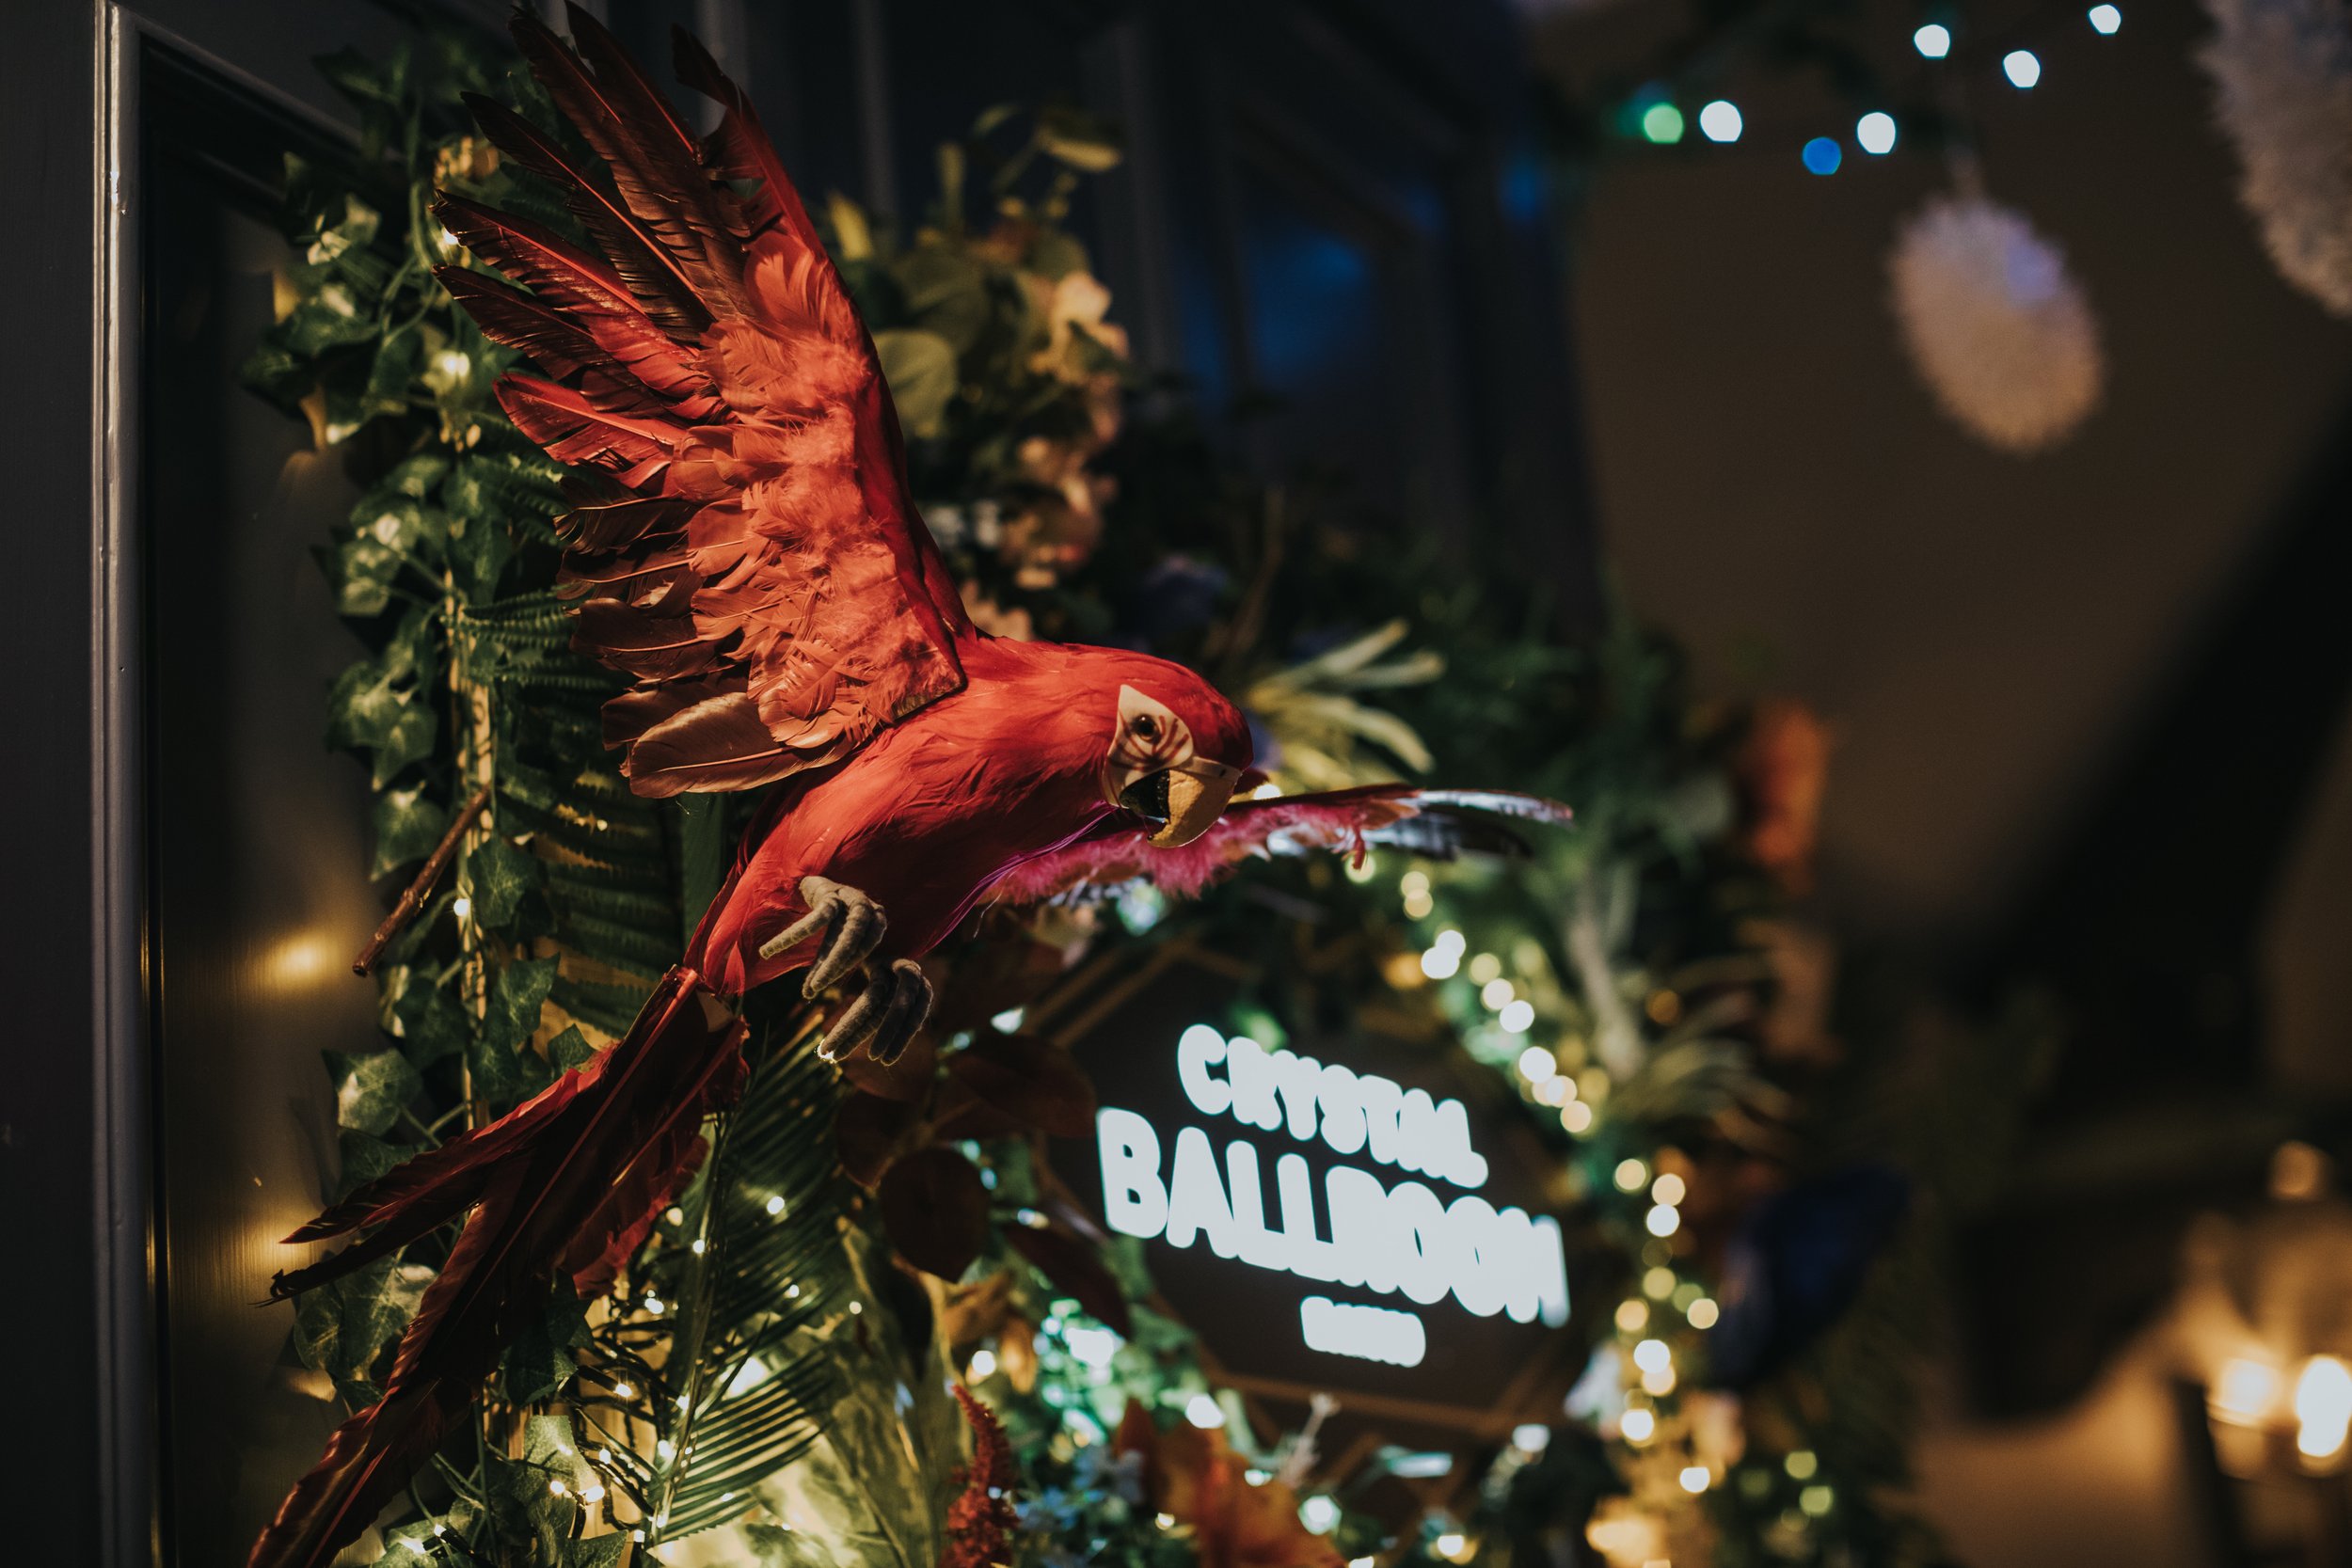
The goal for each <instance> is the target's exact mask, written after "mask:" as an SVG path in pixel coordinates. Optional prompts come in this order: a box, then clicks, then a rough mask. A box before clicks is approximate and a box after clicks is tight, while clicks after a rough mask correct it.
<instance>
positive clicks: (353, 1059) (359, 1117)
mask: <svg viewBox="0 0 2352 1568" xmlns="http://www.w3.org/2000/svg"><path fill="white" fill-rule="evenodd" d="M550 961H552V960H550ZM320 1054H321V1055H323V1056H325V1057H326V1071H327V1076H328V1077H329V1078H331V1079H332V1080H333V1081H334V1085H335V1121H336V1123H337V1125H339V1126H342V1127H350V1128H356V1129H357V1130H358V1131H359V1132H374V1133H381V1132H385V1131H387V1130H388V1129H389V1128H390V1126H391V1125H392V1123H393V1122H395V1121H397V1120H399V1119H400V1113H401V1108H402V1107H403V1106H405V1105H406V1104H407V1103H408V1101H411V1100H414V1099H415V1098H416V1097H417V1095H418V1094H419V1093H420V1092H421V1090H422V1089H423V1088H424V1080H423V1079H421V1078H420V1077H418V1076H417V1069H415V1068H414V1067H412V1066H410V1065H409V1062H408V1058H407V1057H405V1056H404V1055H402V1054H401V1053H399V1052H397V1051H371V1052H368V1053H365V1054H364V1055H349V1054H346V1053H343V1052H341V1051H326V1052H321V1053H320Z"/></svg>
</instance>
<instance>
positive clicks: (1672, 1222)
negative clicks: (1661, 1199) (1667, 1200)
mask: <svg viewBox="0 0 2352 1568" xmlns="http://www.w3.org/2000/svg"><path fill="white" fill-rule="evenodd" d="M1642 1223H1643V1224H1644V1225H1645V1226H1647V1227H1649V1233H1650V1234H1651V1235H1653V1236H1658V1237H1661V1238H1662V1237H1666V1236H1671V1235H1673V1234H1674V1233H1675V1232H1676V1231H1677V1230H1679V1229H1681V1228H1682V1216H1681V1214H1679V1213H1678V1212H1676V1211H1674V1210H1672V1209H1670V1208H1668V1207H1667V1206H1666V1205H1664V1204H1662V1203H1661V1204H1659V1205H1658V1206H1657V1207H1656V1208H1654V1209H1652V1210H1651V1211H1650V1212H1649V1217H1648V1218H1647V1219H1646V1220H1644V1221H1643V1222H1642Z"/></svg>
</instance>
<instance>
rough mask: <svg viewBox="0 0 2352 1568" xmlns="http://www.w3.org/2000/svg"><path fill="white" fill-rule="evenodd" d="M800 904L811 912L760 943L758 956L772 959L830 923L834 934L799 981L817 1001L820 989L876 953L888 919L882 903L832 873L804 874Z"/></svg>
mask: <svg viewBox="0 0 2352 1568" xmlns="http://www.w3.org/2000/svg"><path fill="white" fill-rule="evenodd" d="M801 902H802V904H803V906H804V907H805V908H806V910H807V911H808V912H807V913H805V914H803V915H802V916H801V918H800V919H798V920H796V921H794V922H793V923H792V924H791V925H789V926H787V927H785V928H784V929H783V930H781V931H778V932H777V933H776V934H775V935H774V936H772V937H770V938H769V939H768V940H767V941H766V942H761V943H760V944H759V956H760V957H761V958H774V957H775V956H776V955H777V954H779V953H782V952H784V951H785V950H787V948H790V947H794V946H797V945H798V944H800V943H801V942H806V941H807V940H808V939H809V938H810V937H812V936H814V935H816V934H817V932H818V931H819V930H824V929H826V928H827V927H830V928H831V934H830V935H828V936H827V937H826V938H825V939H824V941H823V942H822V943H821V944H820V945H819V946H818V951H817V961H816V962H815V963H813V964H811V965H810V966H809V971H808V974H807V976H806V977H805V978H804V979H803V981H802V983H801V995H802V996H803V997H804V998H807V999H809V1000H811V1001H814V1000H815V999H816V998H817V996H818V993H820V992H822V991H823V990H826V989H827V988H829V987H831V986H832V985H834V983H835V982H836V981H838V980H839V979H840V978H841V977H842V976H843V975H844V974H849V973H850V971H851V970H852V969H855V968H856V967H857V966H858V965H859V964H862V963H864V962H865V961H866V959H867V958H872V957H873V955H874V949H875V948H877V947H880V946H881V945H882V937H883V935H884V934H885V933H886V932H887V931H888V930H889V928H890V922H889V920H888V919H887V918H886V917H885V916H884V915H883V913H882V906H881V905H880V904H877V903H875V902H874V900H873V899H871V898H868V897H867V896H866V895H865V894H863V893H860V892H859V891H858V890H857V889H856V888H853V887H845V886H843V885H842V884H841V883H839V882H836V881H834V880H833V879H831V878H829V877H803V878H802V879H801Z"/></svg>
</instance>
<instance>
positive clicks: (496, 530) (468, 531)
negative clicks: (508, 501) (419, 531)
mask: <svg viewBox="0 0 2352 1568" xmlns="http://www.w3.org/2000/svg"><path fill="white" fill-rule="evenodd" d="M514 555H515V541H514V538H513V536H511V535H510V534H509V533H508V532H507V531H506V529H505V528H504V526H503V525H502V524H501V523H500V522H499V521H497V520H496V519H495V518H493V517H490V516H488V515H483V514H480V513H477V514H475V515H471V516H466V517H462V518H461V519H453V521H452V524H451V527H450V533H449V561H450V564H451V565H452V566H453V567H455V568H456V569H457V577H458V581H459V582H460V583H462V584H463V585H464V587H465V590H466V596H467V597H468V598H469V599H471V600H472V601H473V602H474V603H476V604H488V603H490V602H491V601H492V600H494V599H496V598H497V597H498V586H499V576H500V574H501V573H502V572H504V571H505V570H506V563H507V562H509V561H511V560H512V559H514Z"/></svg>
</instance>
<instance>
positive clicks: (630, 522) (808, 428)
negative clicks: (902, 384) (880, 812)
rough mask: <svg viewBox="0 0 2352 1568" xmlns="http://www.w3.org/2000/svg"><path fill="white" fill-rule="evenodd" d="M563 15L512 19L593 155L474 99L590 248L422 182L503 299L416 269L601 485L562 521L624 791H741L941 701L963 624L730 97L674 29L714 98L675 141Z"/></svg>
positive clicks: (815, 254) (957, 681)
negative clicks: (629, 680) (473, 326)
mask: <svg viewBox="0 0 2352 1568" xmlns="http://www.w3.org/2000/svg"><path fill="white" fill-rule="evenodd" d="M571 26H572V34H573V37H574V39H575V40H577V43H578V49H579V52H578V54H575V53H574V52H573V50H572V49H571V48H568V47H566V46H565V44H564V41H563V40H561V39H559V38H558V37H557V36H556V35H555V34H554V33H553V32H552V31H550V30H549V29H548V27H547V26H546V25H544V24H541V23H540V22H539V21H538V20H537V19H535V18H533V17H532V16H529V15H528V14H517V16H516V19H515V23H514V28H515V36H516V40H517V41H518V42H519V43H520V44H521V46H522V50H523V54H524V55H525V57H526V58H528V59H529V61H530V63H531V68H532V72H533V73H534V74H535V75H536V76H537V77H538V78H539V80H540V81H541V82H542V83H544V84H545V85H546V87H547V89H548V94H549V96H550V97H552V98H553V100H554V101H555V103H556V104H557V106H558V107H559V108H561V109H562V110H563V112H564V115H565V116H566V117H567V118H568V119H570V120H571V122H572V124H573V126H574V127H575V128H576V129H577V130H578V131H579V133H580V137H581V139H582V140H583V141H585V142H586V143H587V145H588V146H589V147H590V148H592V149H594V150H595V152H596V159H595V160H593V161H592V160H587V159H580V158H576V157H575V156H573V155H572V154H571V153H570V152H568V151H566V150H564V148H563V147H561V146H559V145H557V144H556V143H555V142H554V141H552V140H550V139H549V138H548V136H546V135H543V134H542V133H540V132H539V131H538V130H536V129H535V128H534V127H532V125H531V124H530V123H529V122H528V121H526V120H524V119H522V118H521V117H520V116H518V115H516V114H515V113H513V112H512V111H511V110H508V109H505V108H502V107H501V106H500V105H499V104H496V103H491V102H489V101H488V100H486V99H476V100H473V101H472V106H473V108H474V111H475V114H476V117H477V118H478V119H480V121H481V123H482V127H483V129H484V131H485V133H486V134H487V135H489V137H490V139H491V141H492V142H493V143H495V144H496V145H497V146H498V148H499V149H500V150H501V151H502V152H503V153H504V154H505V155H506V157H507V158H509V159H510V160H511V161H512V162H513V163H515V164H516V165H517V166H520V167H522V168H523V169H525V170H528V171H529V172H530V173H532V174H533V175H536V176H538V177H540V178H541V179H544V180H546V181H548V182H551V183H552V184H554V185H555V186H556V187H557V188H558V189H559V190H560V191H561V192H562V193H563V195H564V199H565V200H566V202H567V203H568V204H569V205H570V207H571V210H572V212H573V213H574V214H576V215H577V216H578V218H579V219H580V225H581V227H582V229H584V230H586V232H587V233H588V234H589V236H590V237H591V238H592V240H593V241H594V243H595V245H596V251H597V252H600V254H592V253H591V252H589V251H587V250H583V249H581V248H580V246H578V245H572V244H570V243H569V242H567V241H565V240H564V239H561V238H559V237H558V236H556V235H555V234H553V233H551V232H549V231H548V230H545V229H543V228H541V227H539V226H538V225H536V224H533V223H532V222H530V221H529V220H527V219H524V218H521V217H517V216H515V215H513V214H506V213H501V212H496V211H493V210H492V209H490V208H487V207H485V206H482V205H481V204H479V203H476V202H472V201H469V200H467V199H465V198H462V197H458V196H453V195H445V196H443V197H442V198H441V199H440V201H439V202H438V203H437V205H436V207H435V209H434V211H435V213H436V214H437V216H438V217H439V218H440V220H441V222H442V223H443V224H444V225H445V226H447V228H448V229H449V230H450V232H451V233H453V235H455V236H456V238H457V239H458V241H460V242H461V243H462V244H463V245H465V246H466V248H467V249H468V250H469V251H471V252H472V253H473V255H474V256H475V257H476V258H477V259H479V260H480V261H484V262H485V263H487V264H488V265H490V266H493V267H495V268H497V269H498V270H499V271H500V272H501V273H503V274H504V275H505V276H506V277H508V278H510V279H512V280H513V282H514V283H516V284H520V285H523V287H522V288H516V287H510V286H509V285H508V284H505V283H501V282H499V281H497V280H495V279H494V278H492V277H488V276H486V275H485V274H484V273H481V272H474V271H469V270H467V269H465V268H463V267H445V268H443V269H441V271H440V274H439V276H440V277H441V280H442V281H443V282H444V283H445V284H446V285H447V286H448V288H449V291H450V293H452V294H453V295H454V296H455V297H456V299H457V301H458V303H459V304H461V305H463V306H464V307H465V308H466V309H467V310H468V311H469V312H470V313H471V314H472V316H473V318H474V320H475V321H477V322H479V323H480V324H481V325H482V329H483V331H484V332H485V333H486V334H487V335H488V336H490V337H491V338H493V339H495V340H496V341H500V342H502V343H506V344H509V345H511V346H513V347H516V348H518V349H521V350H522V351H523V352H524V353H526V354H528V355H530V356H532V358H533V359H534V360H536V361H537V362H538V364H539V365H540V367H541V368H542V369H544V370H546V371H547V372H548V374H549V375H550V376H552V377H554V378H555V379H552V380H549V379H543V378H541V377H537V376H526V375H515V376H509V377H507V378H506V379H505V380H503V381H502V382H501V383H500V385H499V399H500V401H501V403H502V404H504V405H505V408H506V411H507V413H508V415H509V416H510V417H512V418H513V420H514V421H515V423H516V426H517V427H518V428H519V429H520V430H521V431H522V432H523V434H524V435H526V436H530V437H531V439H532V440H533V441H536V442H538V443H539V444H540V445H541V446H543V447H545V448H546V449H547V450H548V453H549V454H550V455H552V456H554V457H556V458H558V459H560V460H562V461H564V462H565V463H572V464H580V465H587V466H590V467H596V468H601V469H603V470H605V471H606V472H607V473H609V474H610V475H611V476H612V480H614V481H617V485H612V484H608V485H606V486H603V487H602V488H604V489H605V490H606V491H607V492H608V493H607V494H606V495H605V496H604V497H603V498H601V499H596V500H594V501H592V502H591V503H589V504H585V505H582V506H580V508H579V509H578V510H577V511H574V512H572V513H571V514H570V515H567V516H565V517H564V518H563V519H562V520H561V522H560V523H559V524H558V528H559V530H560V531H561V533H562V535H563V538H564V546H565V553H564V567H563V574H562V579H561V580H562V592H564V594H567V595H569V596H571V597H573V598H574V599H576V600H577V602H578V609H579V622H578V625H577V627H576V629H575V632H574V645H575V646H577V647H578V648H579V649H580V651H582V652H583V653H586V654H589V655H591V656H593V657H596V658H598V659H600V660H602V661H603V662H604V663H606V664H609V665H611V666H612V668H614V669H616V670H619V671H621V672H623V673H627V674H629V675H632V676H635V677H636V679H637V683H638V684H637V685H636V687H635V688H634V689H631V690H629V691H628V692H626V693H624V694H623V695H621V696H619V697H616V698H614V699H613V700H612V702H611V703H610V704H608V705H606V707H605V710H604V711H605V742H606V744H607V745H610V746H615V747H625V748H627V752H628V754H627V757H626V759H625V761H624V764H623V771H624V772H626V773H627V774H628V778H629V783H630V786H631V787H632V788H633V789H635V790H636V792H637V793H639V794H641V795H654V796H664V795H674V794H677V793H679V792H680V791H687V790H724V789H744V788H749V787H751V786H753V785H755V784H765V783H768V782H769V781H771V780H773V779H779V778H783V777H785V776H786V775H787V774H790V773H795V772H798V771H800V770H801V769H803V768H814V767H818V766H821V765H823V764H825V763H829V762H832V761H834V760H836V759H838V758H840V757H842V756H844V755H847V754H848V753H849V752H852V751H854V750H855V749H856V748H857V747H858V746H860V745H861V744H863V743H864V742H865V741H866V739H867V738H868V737H870V736H872V735H873V734H874V733H875V732H876V731H877V730H879V729H881V728H882V726H884V725H886V724H888V723H891V722H892V721H895V720H898V719H900V718H903V717H904V716H905V715H907V714H909V713H912V712H913V711H914V710H915V709H916V708H919V707H921V706H923V705H925V704H927V703H930V702H933V701H936V700H937V699H939V698H941V697H944V696H946V695H947V694H948V693H950V692H952V691H955V690H958V689H961V687H962V685H963V679H964V676H963V667H962V662H961V658H960V657H959V654H958V644H959V642H961V641H962V640H964V639H967V638H971V637H974V636H976V635H977V633H976V632H975V631H974V630H973V627H972V623H971V621H970V620H969V618H968V617H967V616H966V615H965V614H964V611H963V607H962V604H961V600H960V599H959V597H958V595H957V593H956V588H955V584H954V583H953V581H951V580H950V579H949V578H948V576H947V571H946V565H945V563H944V562H942V561H941V560H940V556H939V550H938V546H936V545H935V544H934V543H933V542H932V540H931V537H930V533H929V531H927V530H926V529H925V528H924V526H923V521H922V518H921V516H920V515H918V514H917V513H916V511H915V509H914V502H913V499H911V498H910V497H909V495H908V493H907V483H906V477H905V460H904V454H903V447H902V442H901V438H900V436H899V431H898V416H897V414H896V413H895V412H894V411H893V409H892V406H891V402H890V392H889V388H887V387H886V386H885V385H884V383H883V380H882V368H881V363H880V361H879V359H878V358H877V356H876V355H875V352H874V344H873V341H872V340H871V339H870V338H868V337H867V336H866V327H865V325H864V324H863V323H862V322H860V321H859V319H858V315H857V311H856V309H855V308H854V307H853V306H852V305H851V303H850V296H849V294H848V293H847V292H846V291H845V290H844V289H843V287H842V283H841V278H840V276H839V274H837V273H836V272H835V271H834V266H833V262H832V261H830V260H829V259H828V258H827V256H826V254H825V250H824V246H823V245H822V244H821V243H820V242H819V241H818V236H817V230H816V229H815V227H814V226H813V225H811V223H810V222H809V218H808V213H807V211H806V209H805V208H803V206H802V204H801V199H800V197H799V196H798V194H796V193H795V192H794V190H793V188H792V184H791V182H789V181H788V180H787V179H786V178H785V174H784V168H783V165H782V164H781V163H780V162H779V161H778V159H777V157H776V152H775V149H774V148H773V147H772V146H771V145H770V143H769V141H768V138H767V136H766V135H764V134H763V133H762V132H761V130H760V128H759V122H758V120H757V119H756V118H755V117H754V115H753V113H752V111H751V108H750V105H749V104H748V103H746V102H745V100H744V98H743V95H742V94H741V92H740V91H739V90H738V89H737V87H735V85H734V84H733V83H731V82H729V81H728V80H727V79H726V77H725V76H724V75H723V74H722V73H721V71H719V68H718V67H717V66H716V65H715V64H714V63H712V61H711V59H710V56H709V55H707V54H706V53H704V51H703V49H702V47H701V45H699V44H697V43H695V42H694V41H693V40H691V38H688V37H686V36H685V35H684V34H683V33H681V34H679V35H678V43H677V53H678V73H679V76H680V79H681V80H683V81H684V82H685V83H686V84H687V85H688V86H690V87H693V88H695V89H696V90H697V91H699V92H702V93H704V94H706V95H707V96H708V97H709V98H711V99H712V100H714V101H715V102H716V103H718V104H719V106H720V109H721V111H722V115H721V119H720V121H719V125H718V129H717V130H715V131H714V132H712V133H711V134H710V135H709V136H708V137H707V138H702V137H697V136H696V135H694V134H693V133H692V132H691V130H689V129H688V128H687V125H686V123H685V122H684V121H683V120H681V119H679V118H678V116H677V114H676V112H675V110H674V109H672V108H671V106H670V104H669V103H668V102H667V101H666V100H664V98H663V97H662V95H661V94H660V91H659V90H657V89H656V88H655V87H653V85H652V84H651V83H650V82H648V81H647V80H646V79H645V78H644V75H643V74H642V73H640V72H639V71H638V70H637V68H636V67H635V65H633V64H632V63H631V62H630V61H629V60H628V58H627V56H626V55H623V53H622V52H621V48H620V46H619V44H618V43H616V42H615V41H614V40H613V39H612V36H611V35H610V34H608V33H607V32H606V31H605V30H604V29H603V28H602V27H601V26H600V25H598V24H596V21H595V20H594V19H593V18H591V17H589V16H588V15H586V14H585V13H584V12H583V11H581V10H580V8H579V7H578V6H574V7H573V8H572V9H571ZM596 163H600V164H601V165H602V167H601V168H598V167H596V166H594V165H595V164H596ZM526 291H528V292H526Z"/></svg>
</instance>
